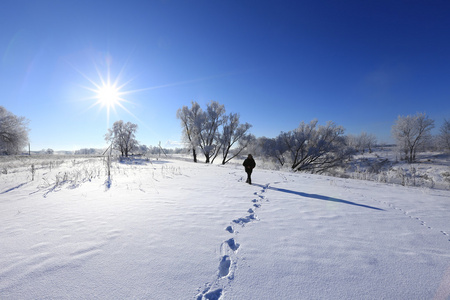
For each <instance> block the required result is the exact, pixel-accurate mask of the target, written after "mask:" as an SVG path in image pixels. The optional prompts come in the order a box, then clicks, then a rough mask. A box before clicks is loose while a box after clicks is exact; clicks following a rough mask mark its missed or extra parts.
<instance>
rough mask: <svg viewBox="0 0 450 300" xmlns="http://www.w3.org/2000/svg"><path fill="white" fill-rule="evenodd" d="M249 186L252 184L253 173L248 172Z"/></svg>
mask: <svg viewBox="0 0 450 300" xmlns="http://www.w3.org/2000/svg"><path fill="white" fill-rule="evenodd" d="M246 182H247V183H248V184H252V171H247V181H246Z"/></svg>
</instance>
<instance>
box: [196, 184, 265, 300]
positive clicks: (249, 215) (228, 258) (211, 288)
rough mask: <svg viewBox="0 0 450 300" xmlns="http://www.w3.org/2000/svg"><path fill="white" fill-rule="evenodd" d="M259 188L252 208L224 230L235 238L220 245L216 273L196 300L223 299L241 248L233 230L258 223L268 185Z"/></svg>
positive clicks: (252, 201)
mask: <svg viewBox="0 0 450 300" xmlns="http://www.w3.org/2000/svg"><path fill="white" fill-rule="evenodd" d="M241 179H242V178H241ZM241 181H242V180H238V182H241ZM256 186H260V185H256ZM261 187H262V190H260V191H259V192H255V193H254V195H255V196H257V197H256V198H254V199H252V200H251V205H252V207H250V208H249V209H248V210H247V212H246V214H245V215H244V216H243V217H239V218H236V219H234V220H232V221H231V222H230V225H229V226H227V227H226V228H225V230H226V231H228V232H229V233H230V234H234V236H235V237H232V238H230V239H228V240H226V241H224V242H223V243H222V244H221V245H220V252H221V257H220V259H219V266H218V271H217V272H216V275H215V276H214V279H213V280H212V282H210V283H206V284H205V285H204V288H203V289H199V291H201V292H199V293H197V295H196V296H195V299H196V300H220V299H223V298H222V296H223V295H224V290H225V288H226V287H227V286H230V285H231V282H232V281H233V279H234V273H235V271H236V268H237V262H238V250H239V248H240V246H241V244H240V243H238V242H237V241H236V236H237V235H238V233H239V232H238V231H236V230H235V226H241V227H245V225H246V224H248V223H251V222H253V221H259V218H258V216H257V215H256V210H257V209H258V208H260V207H261V205H262V202H263V200H265V201H266V202H267V201H268V200H267V199H266V197H265V195H264V194H265V192H266V191H267V189H268V188H269V183H268V184H266V185H264V186H261Z"/></svg>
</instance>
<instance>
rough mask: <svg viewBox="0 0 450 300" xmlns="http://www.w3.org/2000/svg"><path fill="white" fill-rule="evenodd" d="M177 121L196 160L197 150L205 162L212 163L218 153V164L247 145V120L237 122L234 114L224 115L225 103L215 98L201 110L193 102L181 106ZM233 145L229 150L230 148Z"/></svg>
mask: <svg viewBox="0 0 450 300" xmlns="http://www.w3.org/2000/svg"><path fill="white" fill-rule="evenodd" d="M177 118H178V119H180V121H181V126H182V128H183V138H184V141H185V142H186V144H187V145H188V147H189V149H190V150H191V151H192V155H193V158H194V162H197V150H198V149H200V151H201V152H202V153H203V155H204V156H205V162H206V163H213V162H214V160H215V158H216V157H217V156H218V155H219V153H222V164H225V163H227V162H228V161H230V160H231V159H233V158H234V157H236V156H238V155H239V154H240V153H241V152H242V151H243V150H244V149H245V148H246V147H247V145H248V142H249V141H250V140H251V138H252V136H251V135H250V134H248V130H249V129H250V128H251V127H252V126H251V125H250V124H248V123H244V124H242V123H240V120H239V119H240V116H239V114H236V113H230V114H228V115H227V114H225V106H224V105H221V104H219V103H218V102H216V101H211V102H210V103H208V104H207V106H206V110H205V111H203V110H202V108H201V107H200V105H199V104H198V103H197V102H194V101H193V102H192V105H191V107H190V108H189V107H187V106H183V107H182V108H180V109H179V110H178V111H177ZM232 148H233V150H234V151H233V152H232V151H231V149H232Z"/></svg>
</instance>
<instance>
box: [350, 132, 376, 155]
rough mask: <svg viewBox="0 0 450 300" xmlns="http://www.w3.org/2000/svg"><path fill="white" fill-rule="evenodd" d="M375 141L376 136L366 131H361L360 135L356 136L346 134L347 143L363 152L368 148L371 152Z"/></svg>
mask: <svg viewBox="0 0 450 300" xmlns="http://www.w3.org/2000/svg"><path fill="white" fill-rule="evenodd" d="M376 143H377V138H376V136H375V135H373V134H370V133H366V132H362V133H361V134H360V135H356V136H354V135H348V136H347V144H348V145H349V146H351V147H352V148H354V149H355V150H356V151H360V152H362V153H364V151H365V150H366V149H367V150H369V153H371V152H372V149H373V147H374V146H375V145H376Z"/></svg>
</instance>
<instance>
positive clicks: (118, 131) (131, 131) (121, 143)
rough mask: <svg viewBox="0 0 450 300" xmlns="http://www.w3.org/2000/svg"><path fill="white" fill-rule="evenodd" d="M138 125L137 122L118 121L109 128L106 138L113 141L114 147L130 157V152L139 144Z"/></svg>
mask: <svg viewBox="0 0 450 300" xmlns="http://www.w3.org/2000/svg"><path fill="white" fill-rule="evenodd" d="M137 127H138V126H137V125H136V124H133V123H130V122H127V123H124V122H123V121H122V120H120V121H116V122H114V124H113V128H109V129H108V133H107V134H106V135H105V140H106V141H108V142H111V143H112V146H113V148H114V149H116V150H119V151H120V153H121V154H122V156H125V157H128V155H129V154H130V152H131V151H132V150H133V149H135V148H137V147H138V145H139V143H138V142H137V140H136V136H135V133H136V131H137Z"/></svg>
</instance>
